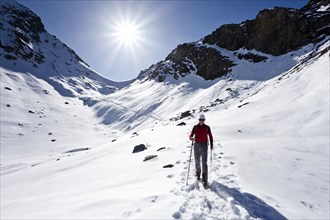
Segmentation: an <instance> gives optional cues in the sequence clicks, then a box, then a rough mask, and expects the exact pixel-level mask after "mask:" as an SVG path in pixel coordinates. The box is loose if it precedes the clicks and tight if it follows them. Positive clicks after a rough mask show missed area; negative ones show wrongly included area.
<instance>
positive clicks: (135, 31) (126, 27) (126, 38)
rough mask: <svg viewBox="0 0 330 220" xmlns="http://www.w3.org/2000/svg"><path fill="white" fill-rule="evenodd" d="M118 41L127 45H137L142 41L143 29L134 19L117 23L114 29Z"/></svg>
mask: <svg viewBox="0 0 330 220" xmlns="http://www.w3.org/2000/svg"><path fill="white" fill-rule="evenodd" d="M114 36H115V38H116V41H117V42H119V43H120V44H121V45H124V46H127V47H130V48H132V47H136V46H137V45H138V44H139V43H141V42H140V41H141V30H140V29H139V25H137V24H135V23H134V22H132V21H125V22H121V23H117V24H116V26H115V30H114Z"/></svg>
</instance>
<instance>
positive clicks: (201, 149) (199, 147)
mask: <svg viewBox="0 0 330 220" xmlns="http://www.w3.org/2000/svg"><path fill="white" fill-rule="evenodd" d="M194 156H195V167H196V176H197V177H200V175H201V157H202V168H203V173H202V178H203V181H205V182H207V142H200V143H195V146H194Z"/></svg>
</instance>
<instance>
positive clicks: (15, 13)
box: [0, 0, 129, 97]
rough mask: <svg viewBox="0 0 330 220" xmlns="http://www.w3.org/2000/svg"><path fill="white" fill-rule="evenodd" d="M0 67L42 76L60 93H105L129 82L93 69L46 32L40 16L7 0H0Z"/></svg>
mask: <svg viewBox="0 0 330 220" xmlns="http://www.w3.org/2000/svg"><path fill="white" fill-rule="evenodd" d="M0 15H1V21H0V30H1V42H0V53H1V67H2V68H5V69H8V70H12V71H16V72H23V73H31V74H32V75H34V76H36V77H38V78H40V79H43V80H45V81H46V82H48V83H49V84H50V85H52V86H53V87H54V88H55V89H56V91H58V92H59V93H60V94H61V95H63V96H69V97H77V96H80V95H85V94H87V95H96V94H99V93H101V94H109V93H112V92H114V91H115V90H116V89H118V88H121V87H123V86H125V85H127V84H129V82H113V81H111V80H109V79H106V78H104V77H103V76H101V75H99V74H98V73H96V72H94V71H93V70H92V69H91V68H90V67H89V65H88V64H87V63H85V62H84V61H83V60H82V59H81V58H80V57H79V56H78V55H77V54H76V53H75V52H74V51H73V50H72V49H71V48H69V47H68V46H67V45H65V44H64V43H62V42H61V41H60V40H59V39H57V38H56V37H55V36H53V35H51V34H49V33H48V32H47V31H46V30H45V28H44V25H43V24H42V22H41V19H40V18H39V17H38V16H37V15H36V14H34V13H33V12H32V11H30V10H29V9H28V8H26V7H24V6H22V5H20V4H19V3H17V2H15V1H11V0H4V1H1V5H0Z"/></svg>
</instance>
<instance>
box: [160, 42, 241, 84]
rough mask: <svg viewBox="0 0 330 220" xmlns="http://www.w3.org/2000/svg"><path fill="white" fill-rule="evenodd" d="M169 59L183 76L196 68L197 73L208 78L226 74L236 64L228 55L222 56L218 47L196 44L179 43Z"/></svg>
mask: <svg viewBox="0 0 330 220" xmlns="http://www.w3.org/2000/svg"><path fill="white" fill-rule="evenodd" d="M167 60H169V61H171V62H172V63H173V65H172V67H173V69H174V71H175V72H176V73H179V74H180V75H181V76H184V75H185V74H186V73H189V72H190V71H194V70H196V74H197V75H199V76H201V77H203V78H204V79H206V80H209V79H210V80H212V79H216V78H218V77H221V76H224V75H226V74H227V73H228V72H229V71H230V68H231V67H232V66H234V63H233V62H232V61H231V60H229V58H228V57H225V56H222V55H221V53H220V52H219V51H217V50H216V49H214V48H210V47H205V46H196V45H195V44H181V45H179V46H178V47H177V48H176V49H175V50H173V51H172V52H171V53H170V54H169V55H168V56H167V57H166V59H165V61H167ZM193 64H195V67H194V65H193Z"/></svg>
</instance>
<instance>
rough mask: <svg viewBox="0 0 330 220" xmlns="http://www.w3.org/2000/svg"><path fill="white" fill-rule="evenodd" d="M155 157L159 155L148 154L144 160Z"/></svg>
mask: <svg viewBox="0 0 330 220" xmlns="http://www.w3.org/2000/svg"><path fill="white" fill-rule="evenodd" d="M155 157H157V155H148V156H146V157H145V158H144V160H143V162H144V161H147V160H151V159H153V158H155Z"/></svg>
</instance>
